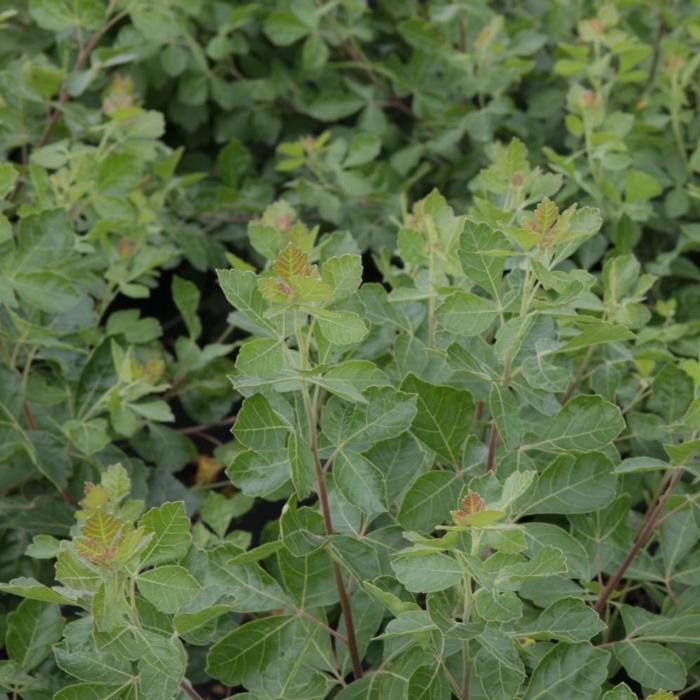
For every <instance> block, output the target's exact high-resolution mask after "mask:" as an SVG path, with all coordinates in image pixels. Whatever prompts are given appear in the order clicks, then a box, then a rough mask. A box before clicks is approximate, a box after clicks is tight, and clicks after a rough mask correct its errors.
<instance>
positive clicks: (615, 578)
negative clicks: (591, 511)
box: [593, 469, 683, 615]
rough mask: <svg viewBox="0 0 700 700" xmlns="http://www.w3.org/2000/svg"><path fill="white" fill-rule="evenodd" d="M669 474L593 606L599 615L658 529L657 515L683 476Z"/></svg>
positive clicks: (674, 473) (680, 474)
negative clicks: (620, 562)
mask: <svg viewBox="0 0 700 700" xmlns="http://www.w3.org/2000/svg"><path fill="white" fill-rule="evenodd" d="M669 473H670V474H671V476H670V477H669V479H668V483H667V485H666V488H665V489H664V491H663V493H662V494H661V495H660V496H659V497H658V498H657V499H656V500H655V503H652V504H651V505H650V506H649V509H648V510H647V512H646V514H645V516H644V519H643V520H642V525H641V527H640V528H639V532H638V533H637V536H636V537H635V540H634V543H633V544H632V547H631V548H630V550H629V552H627V555H626V556H625V558H624V559H623V561H622V564H620V566H619V567H618V569H617V571H616V572H615V573H614V574H613V575H612V576H611V578H610V579H609V580H608V584H607V586H605V588H604V589H603V590H602V591H601V592H600V595H599V596H598V600H597V601H596V604H595V605H594V606H593V609H594V610H595V611H596V612H597V613H598V614H599V615H600V614H601V613H602V612H603V610H604V609H605V606H606V604H607V602H608V599H609V598H610V596H611V595H612V594H613V592H614V591H615V589H616V588H617V586H618V585H619V583H620V581H621V580H622V578H623V577H624V575H625V574H626V573H627V569H629V567H630V564H631V563H632V562H633V561H634V559H635V557H636V556H637V554H639V552H640V550H641V549H642V548H643V547H644V545H646V543H647V541H648V540H649V537H650V536H651V534H652V533H653V532H654V530H655V529H656V528H657V527H658V525H659V515H660V514H661V511H662V510H663V507H664V505H666V501H667V500H668V499H669V497H670V495H671V493H672V492H673V489H674V488H675V487H676V484H677V483H678V481H679V480H680V478H681V476H682V475H683V470H682V469H676V470H675V471H674V472H669Z"/></svg>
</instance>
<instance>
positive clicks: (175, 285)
mask: <svg viewBox="0 0 700 700" xmlns="http://www.w3.org/2000/svg"><path fill="white" fill-rule="evenodd" d="M170 290H171V292H172V295H173V301H174V302H175V306H177V310H178V311H179V312H180V315H181V316H182V320H183V321H184V322H185V326H186V327H187V332H188V333H189V335H190V338H192V339H193V340H196V339H197V338H199V336H200V335H201V333H202V324H201V323H200V321H199V318H198V317H197V307H198V306H199V299H200V293H199V289H197V287H196V285H194V284H193V283H192V282H190V281H189V280H186V279H183V278H182V277H179V276H178V275H173V280H172V283H171V286H170Z"/></svg>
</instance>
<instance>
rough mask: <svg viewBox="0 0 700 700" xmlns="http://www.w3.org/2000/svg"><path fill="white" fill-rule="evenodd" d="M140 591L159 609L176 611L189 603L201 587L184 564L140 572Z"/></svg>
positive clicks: (168, 611) (138, 579) (137, 583)
mask: <svg viewBox="0 0 700 700" xmlns="http://www.w3.org/2000/svg"><path fill="white" fill-rule="evenodd" d="M136 585H137V586H138V589H139V592H140V593H141V595H143V597H144V598H146V600H148V601H149V602H150V603H153V605H155V607H156V608H158V610H161V611H162V612H165V613H174V612H177V611H178V610H180V608H183V607H185V606H186V605H189V604H190V603H191V602H192V601H193V600H194V598H195V596H196V595H197V592H198V591H199V589H200V585H199V583H197V579H195V578H194V576H192V575H191V574H190V573H189V571H187V569H185V568H183V567H182V566H176V565H174V564H169V565H166V566H158V567H156V568H155V569H151V570H149V571H146V572H144V573H141V574H139V576H138V578H137V579H136Z"/></svg>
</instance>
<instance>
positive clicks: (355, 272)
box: [321, 255, 362, 299]
mask: <svg viewBox="0 0 700 700" xmlns="http://www.w3.org/2000/svg"><path fill="white" fill-rule="evenodd" d="M321 278H322V279H323V281H324V282H326V284H328V285H330V286H331V287H332V288H333V291H334V292H335V298H336V299H346V298H347V297H349V296H351V295H352V294H354V293H355V292H356V291H357V290H358V288H359V287H360V283H361V282H362V258H361V257H360V256H359V255H340V256H337V257H333V258H329V259H328V260H326V261H325V262H324V263H323V266H322V267H321Z"/></svg>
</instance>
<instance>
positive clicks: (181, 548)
mask: <svg viewBox="0 0 700 700" xmlns="http://www.w3.org/2000/svg"><path fill="white" fill-rule="evenodd" d="M139 525H140V526H141V527H142V528H143V530H144V532H145V533H146V534H150V535H151V536H152V539H151V540H150V542H149V543H148V545H147V546H146V549H145V551H144V553H143V556H142V563H143V565H148V564H162V563H164V562H170V561H177V560H178V559H181V558H182V557H184V556H185V554H187V550H188V549H189V548H190V544H191V542H192V536H191V535H190V519H189V518H188V517H187V513H186V512H185V504H184V503H182V502H177V503H164V504H163V505H162V506H158V507H157V508H151V510H149V511H147V512H146V513H145V514H144V515H143V517H142V518H141V520H140V521H139Z"/></svg>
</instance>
